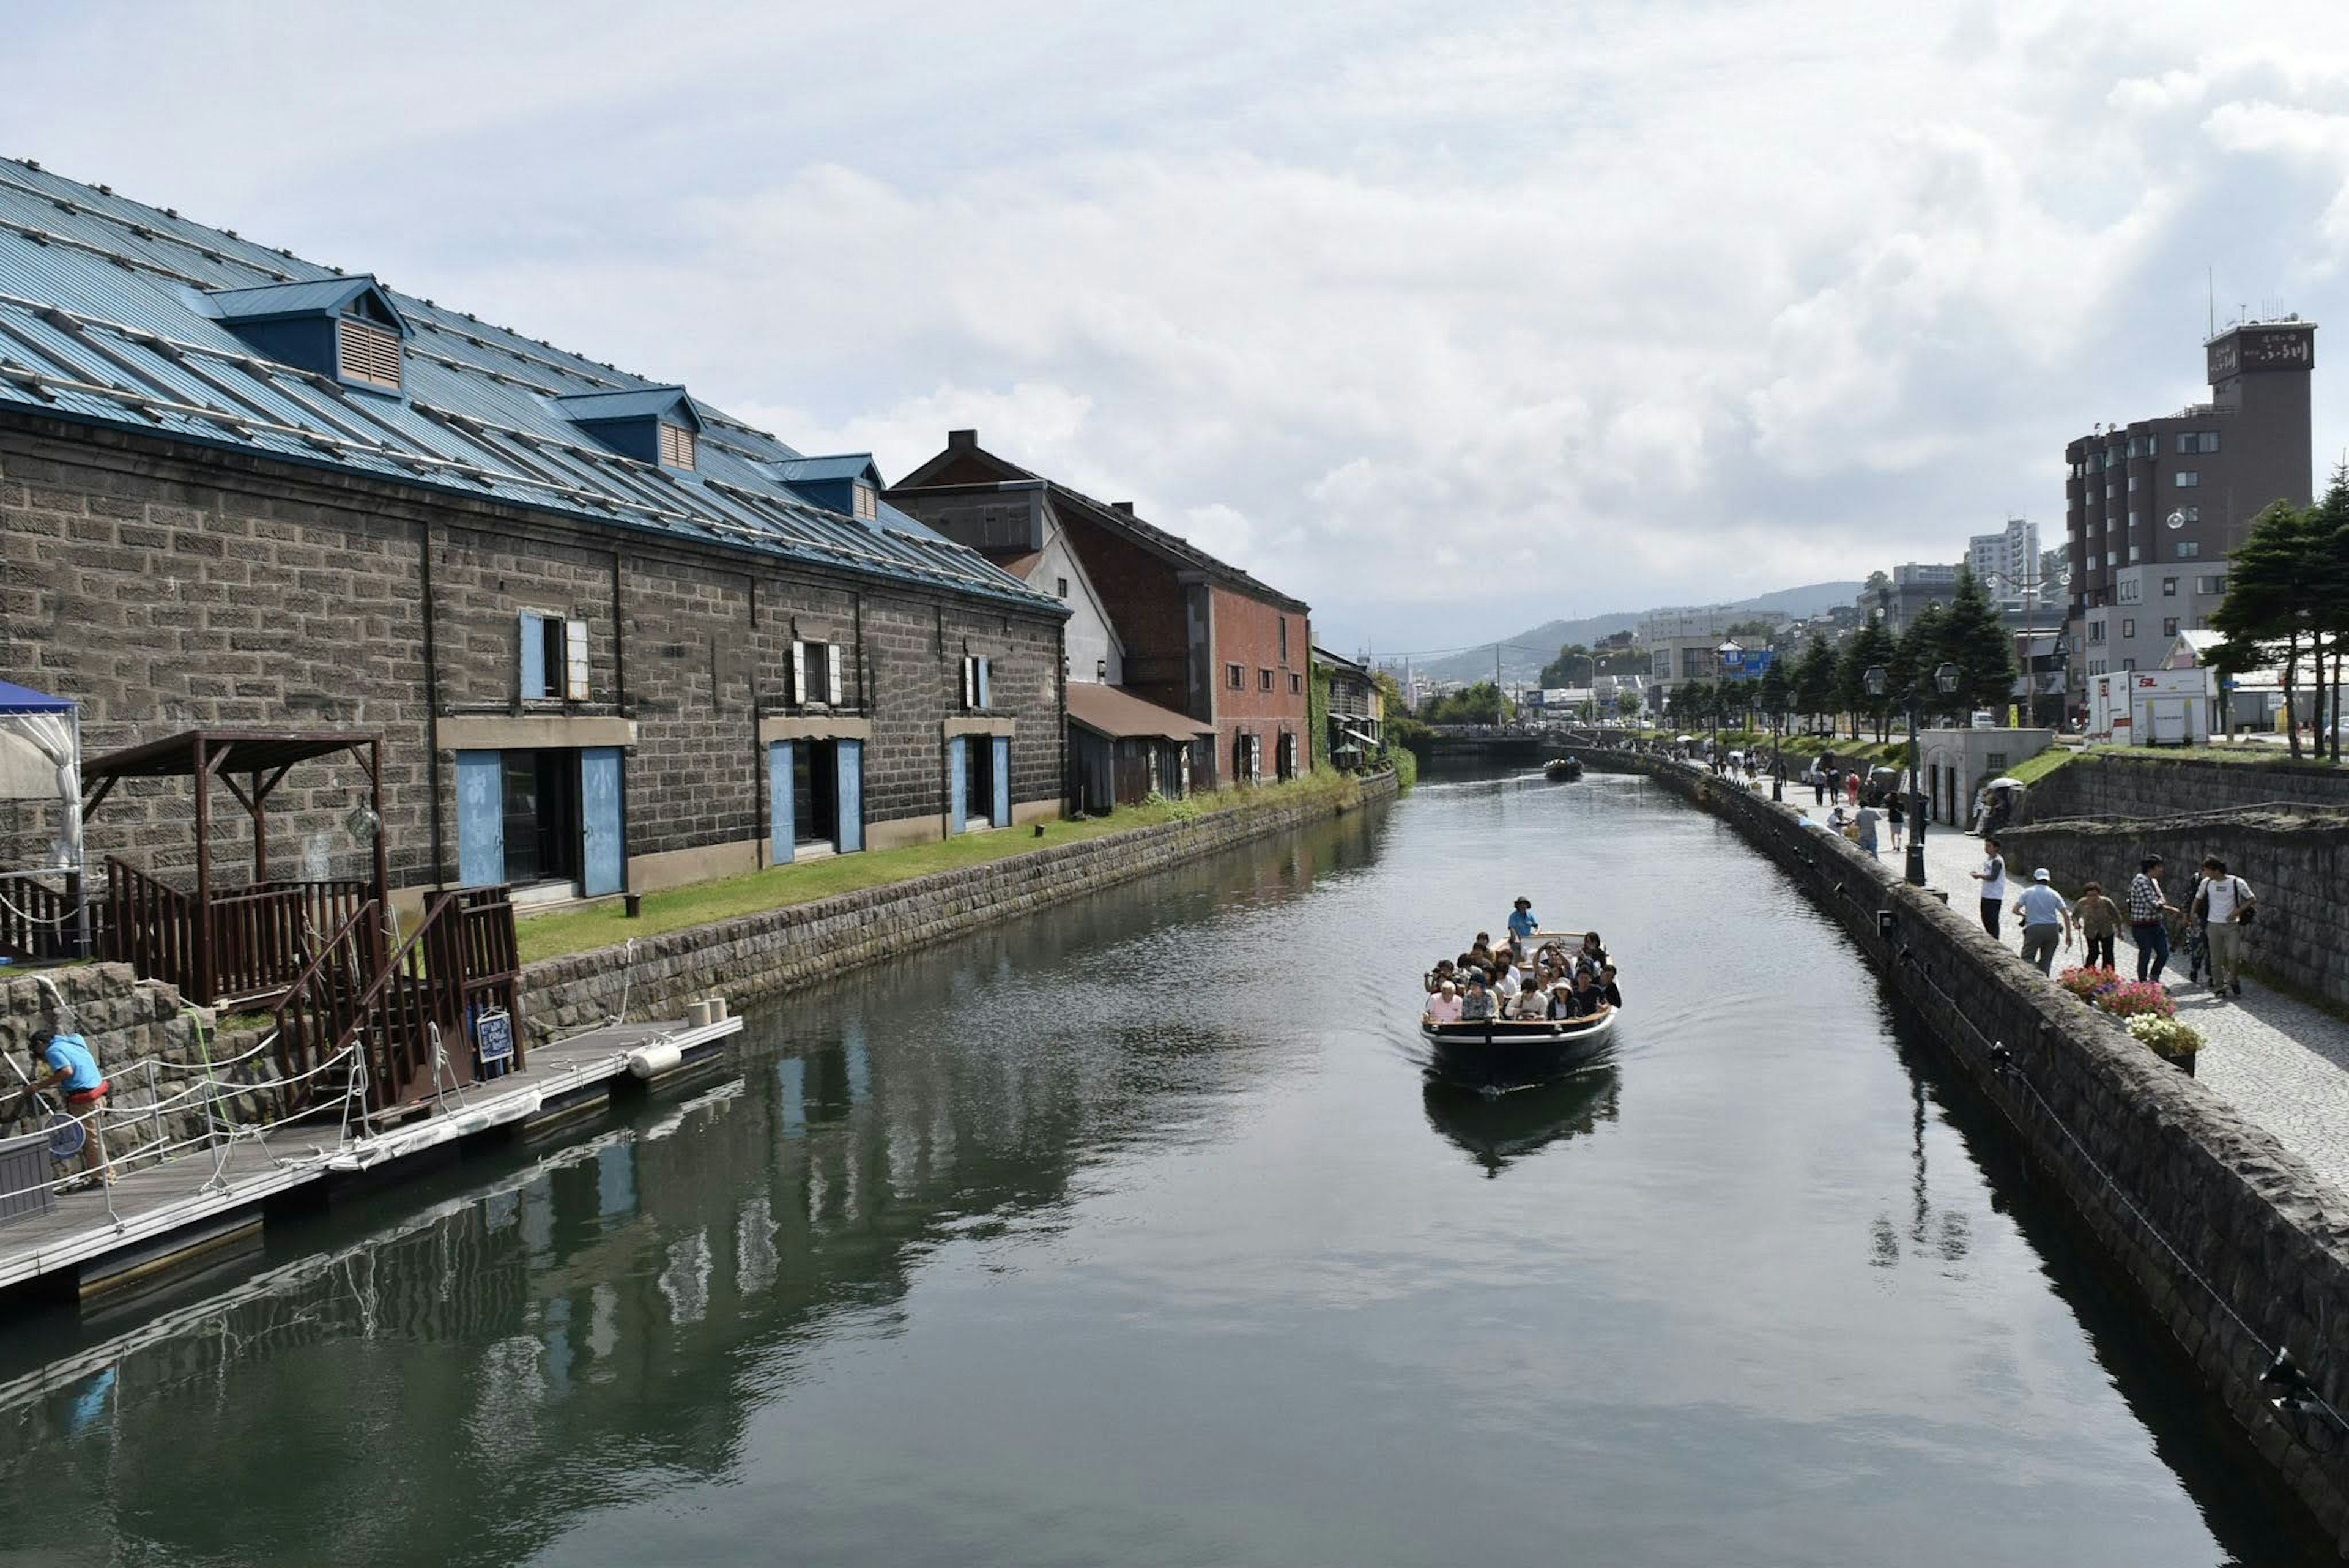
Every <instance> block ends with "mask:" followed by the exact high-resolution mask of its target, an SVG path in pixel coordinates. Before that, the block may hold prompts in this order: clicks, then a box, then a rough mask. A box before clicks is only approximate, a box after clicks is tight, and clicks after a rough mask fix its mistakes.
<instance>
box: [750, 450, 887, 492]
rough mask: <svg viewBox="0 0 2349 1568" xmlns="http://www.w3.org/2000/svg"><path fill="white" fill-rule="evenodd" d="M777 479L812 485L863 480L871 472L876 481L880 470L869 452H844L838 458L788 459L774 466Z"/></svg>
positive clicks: (790, 482)
mask: <svg viewBox="0 0 2349 1568" xmlns="http://www.w3.org/2000/svg"><path fill="white" fill-rule="evenodd" d="M774 471H775V477H776V478H777V479H780V480H781V481H782V482H783V483H785V484H810V483H815V482H817V481H820V480H826V479H832V480H840V479H863V478H864V477H865V475H866V474H867V473H868V472H869V473H871V474H873V475H874V477H875V478H876V479H877V478H878V477H879V470H877V469H875V468H874V465H873V454H872V453H871V452H843V453H841V454H840V455H839V456H837V457H793V458H786V459H785V460H784V461H782V462H779V463H776V464H775V465H774Z"/></svg>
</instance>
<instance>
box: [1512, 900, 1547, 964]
mask: <svg viewBox="0 0 2349 1568" xmlns="http://www.w3.org/2000/svg"><path fill="white" fill-rule="evenodd" d="M1539 929H1541V921H1539V920H1538V919H1535V918H1534V901H1533V900H1532V899H1531V898H1520V899H1518V900H1517V902H1516V908H1515V909H1511V910H1510V911H1509V945H1510V946H1511V947H1514V948H1516V950H1517V951H1518V953H1519V954H1523V953H1524V952H1525V950H1526V943H1527V942H1529V941H1531V940H1533V935H1534V933H1535V932H1536V931H1537V930H1539Z"/></svg>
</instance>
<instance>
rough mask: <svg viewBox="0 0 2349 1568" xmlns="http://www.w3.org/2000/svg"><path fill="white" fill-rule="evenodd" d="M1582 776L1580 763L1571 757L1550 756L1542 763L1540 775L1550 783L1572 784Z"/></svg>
mask: <svg viewBox="0 0 2349 1568" xmlns="http://www.w3.org/2000/svg"><path fill="white" fill-rule="evenodd" d="M1581 776H1582V764H1581V763H1578V762H1577V761H1575V760H1574V759H1573V758H1572V757H1552V758H1551V759H1550V760H1549V761H1548V762H1547V763H1543V764H1542V777H1544V778H1546V779H1547V780H1549V782H1550V783H1552V784H1572V783H1573V782H1574V781H1575V780H1577V779H1578V778H1580V777H1581Z"/></svg>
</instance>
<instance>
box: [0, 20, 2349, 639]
mask: <svg viewBox="0 0 2349 1568" xmlns="http://www.w3.org/2000/svg"><path fill="white" fill-rule="evenodd" d="M0 30H5V35H6V36H8V37H9V39H10V46H11V52H12V54H13V55H14V56H15V57H16V59H15V65H14V68H13V69H11V71H10V72H9V77H10V88H11V90H10V93H9V95H8V98H7V100H6V101H5V102H0V151H7V152H11V153H15V154H18V155H22V156H27V157H33V158H37V159H39V160H40V161H42V162H43V163H45V164H46V165H47V166H48V167H50V168H54V169H56V170H57V171H60V172H63V173H66V174H68V175H72V176H75V177H78V178H82V179H87V180H90V181H105V182H109V183H111V184H113V185H114V186H115V187H116V188H117V189H118V190H120V191H122V192H125V193H126V194H129V195H134V196H139V197H141V198H144V199H147V200H150V201H153V202H157V203H158V204H169V205H172V206H176V207H178V208H180V209H181V211H183V212H186V213H190V214H191V216H195V217H199V218H202V219H204V220H206V221H209V222H212V223H219V224H222V225H223V226H226V227H231V228H234V229H237V230H238V231H239V232H241V233H243V234H247V235H250V236H254V237H256V238H260V239H264V240H266V241H267V242H269V243H271V244H284V245H287V246H290V247H291V248H292V249H294V250H295V251H296V252H297V253H299V254H304V255H306V256H309V257H312V258H314V259H316V260H320V261H326V262H332V263H336V264H339V265H344V266H347V267H349V268H351V269H352V270H354V271H359V270H364V271H371V272H374V273H376V274H378V275H380V276H382V277H384V278H385V279H386V280H388V282H390V283H392V284H393V285H395V286H398V287H401V288H404V289H408V290H410V291H413V292H416V293H419V294H424V295H429V296H432V297H434V298H436V299H439V300H440V301H442V302H444V303H457V304H460V305H461V306H464V307H466V308H470V309H472V310H474V311H475V312H476V313H478V314H480V315H481V316H483V317H487V318H488V319H491V320H492V321H496V322H500V323H503V324H509V325H512V326H514V327H519V328H521V329H523V330H524V331H527V332H529V333H531V334H533V335H534V336H539V337H547V338H550V339H552V340H554V341H556V342H559V343H563V344H564V345H566V346H569V347H574V348H580V349H582V350H585V351H588V352H591V353H593V354H595V356H596V357H597V358H609V359H611V360H613V361H614V362H616V363H617V364H619V365H621V366H623V367H626V368H627V369H634V370H636V371H638V372H640V373H643V374H646V375H651V376H657V377H661V378H664V379H676V380H680V381H683V382H684V383H686V384H687V385H688V386H689V387H690V388H691V389H693V391H694V392H695V394H696V395H697V396H699V397H701V398H703V399H704V400H708V401H709V402H712V403H714V404H716V405H718V406H719V407H722V408H724V409H727V410H729V411H730V412H732V413H734V414H737V415H739V416H742V417H745V418H748V419H750V420H751V421H754V422H757V423H761V424H763V425H764V426H766V427H767V428H769V429H771V430H773V431H775V432H776V433H777V434H778V435H780V436H781V437H782V438H783V439H784V440H786V441H791V442H792V443H793V444H794V445H796V446H798V447H800V448H801V449H802V450H803V451H811V452H823V451H834V450H870V451H872V452H874V453H875V454H876V455H877V456H878V458H879V459H880V462H881V465H882V468H883V470H884V472H885V473H887V474H888V475H890V476H892V477H894V476H895V475H897V474H900V473H903V472H905V471H906V470H907V469H909V468H911V467H912V466H913V465H914V464H916V463H917V462H920V461H922V460H923V459H924V458H926V457H927V456H928V455H929V454H930V453H931V452H934V451H936V449H937V448H938V447H939V446H940V445H941V444H942V441H943V436H944V432H945V431H946V430H947V428H948V427H950V426H966V425H975V426H977V427H978V430H979V432H980V439H981V441H983V442H984V443H985V444H987V445H988V446H989V447H990V448H992V449H994V450H995V451H997V452H1001V453H1002V454H1004V455H1005V456H1007V457H1009V458H1011V459H1013V460H1014V461H1017V462H1021V463H1023V464H1025V465H1027V466H1029V467H1031V468H1035V469H1038V470H1040V471H1043V472H1049V473H1050V474H1052V475H1054V476H1056V477H1059V478H1062V479H1065V480H1067V481H1069V482H1070V483H1074V484H1077V485H1079V486H1080V487H1081V488H1083V489H1086V490H1088V491H1091V492H1092V493H1095V494H1098V495H1101V496H1103V497H1104V498H1110V499H1124V498H1132V499H1133V501H1134V502H1136V504H1138V505H1139V506H1140V508H1141V509H1142V510H1143V514H1145V515H1148V516H1151V517H1153V518H1154V519H1155V520H1157V521H1159V522H1161V523H1162V524H1165V525H1167V526H1170V527H1174V528H1176V529H1178V530H1181V531H1184V532H1186V533H1188V534H1190V535H1192V536H1193V537H1194V538H1195V539H1197V540H1198V541H1199V542H1200V543H1202V544H1203V545H1206V546H1207V547H1208V548H1210V549H1213V550H1215V551H1216V552H1218V553H1219V554H1222V555H1224V556H1227V557H1229V558H1230V559H1232V560H1234V561H1237V562H1238V563H1239V564H1241V565H1243V566H1247V567H1248V568H1250V569H1251V570H1254V571H1256V572H1257V573H1259V574H1260V575H1262V576H1266V577H1268V578H1269V579H1271V580H1272V581H1274V582H1276V583H1278V584H1279V585H1280V586H1281V587H1285V588H1288V589H1289V590H1291V591H1293V592H1295V593H1297V594H1299V595H1300V596H1302V597H1306V598H1308V599H1309V600H1310V601H1311V602H1312V603H1313V604H1314V605H1315V607H1316V609H1317V616H1316V620H1317V631H1318V632H1319V633H1320V635H1321V636H1322V639H1323V640H1326V641H1330V642H1332V643H1334V644H1335V645H1337V646H1339V647H1340V648H1345V649H1354V648H1358V647H1361V646H1362V645H1363V644H1365V643H1370V644H1372V645H1374V646H1376V647H1377V648H1379V649H1381V650H1395V651H1400V650H1402V649H1433V648H1438V647H1449V646H1453V645H1457V644H1464V643H1469V642H1473V641H1475V640H1476V639H1479V638H1486V637H1490V636H1493V635H1494V634H1495V633H1496V632H1506V631H1510V630H1515V629H1516V628H1519V627H1522V626H1525V625H1527V624H1529V623H1531V622H1534V621H1537V620H1540V619H1544V618H1548V617H1551V616H1557V615H1581V614H1589V613H1595V612H1598V611H1602V610H1608V609H1622V608H1638V607H1643V606H1647V605H1651V604H1655V603H1660V602H1691V601H1702V600H1706V599H1714V598H1723V597H1734V596H1738V595H1742V594H1745V593H1751V592H1758V591H1763V590H1765V589H1769V588H1774V587H1786V586H1790V585H1793V584H1796V583H1801V582H1806V581H1813V580H1816V579H1820V578H1826V577H1836V576H1849V577H1857V576H1865V575H1866V573H1867V572H1868V570H1869V569H1870V568H1872V567H1876V566H1887V565H1889V564H1890V563H1892V562H1894V561H1896V560H1902V559H1909V558H1929V559H1948V558H1951V557H1953V556H1954V555H1955V554H1956V553H1957V550H1958V549H1959V548H1960V547H1961V543H1962V540H1963V538H1964V536H1965V535H1967V534H1968V533H1970V532H1982V531H1987V530H1988V529H1990V528H1992V527H1994V526H1996V525H1997V524H1998V523H1999V522H2000V520H2001V519H2002V518H2003V517H2004V516H2006V515H2007V514H2010V513H2013V514H2021V515H2025V516H2029V517H2033V518H2034V519H2036V520H2038V521H2039V522H2040V523H2041V524H2042V526H2043V528H2044V529H2045V530H2046V531H2047V533H2048V534H2049V535H2051V540H2050V542H2052V535H2054V533H2056V532H2057V531H2059V529H2060V524H2061V505H2062V475H2061V453H2062V449H2063V445H2064V441H2066V440H2067V439H2069V438H2070V437H2072V436H2074V435H2075V434H2078V433H2080V432H2081V431H2085V429H2086V427H2087V426H2088V425H2089V424H2090V423H2091V422H2093V421H2098V420H2115V419H2119V420H2127V419H2132V418H2143V417H2146V416H2147V415H2149V414H2153V413H2158V412H2167V411H2168V410H2171V409H2173V408H2176V407H2178V406H2179V405H2182V404H2184V403H2187V402H2189V401H2193V400H2196V399H2197V398H2198V397H2199V396H2201V395H2203V389H2202V388H2201V387H2200V385H2199V373H2200V369H2201V354H2200V348H2199V343H2200V340H2201V338H2202V337H2203V336H2204V333H2205V327H2206V322H2207V312H2208V309H2209V295H2208V292H2207V291H2206V277H2214V278H2215V289H2216V296H2217V300H2218V309H2219V315H2220V320H2221V321H2222V322H2223V321H2225V320H2227V319H2229V318H2230V317H2233V316H2235V315H2236V314H2237V313H2238V312H2239V311H2242V310H2248V311H2250V312H2251V313H2252V314H2261V313H2282V312H2283V311H2286V310H2292V311H2297V312H2299V313H2300V314H2302V315H2303V316H2309V317H2315V318H2317V319H2318V320H2320V321H2330V322H2336V323H2341V322H2349V312H2344V311H2342V310H2339V309H2336V308H2335V305H2336V300H2337V297H2338V296H2339V295H2340V293H2341V291H2342V290H2343V289H2344V278H2343V265H2342V264H2343V261H2344V255H2349V5H2344V4H2342V3H2341V0H2323V3H2319V4H2301V3H2297V0H2262V3H2261V4H2260V5H2256V6H2247V7H2242V8H2240V9H2238V8H2233V7H2220V6H2215V5H2207V4H2205V5H2160V4H2150V5H2149V4H2147V3H2145V0H2134V3H2132V4H2127V5H2106V4H2074V5H2056V4H2020V5H1996V4H1990V3H1987V0H1984V3H1977V4H1967V5H1948V6H1940V5H1883V4H1880V3H1878V0H1861V3H1855V4H1833V3H1830V0H1799V3H1796V4H1784V5H1780V4H1767V3H1755V4H1725V3H1723V4H1703V3H1686V4H1675V3H1671V0H1649V3H1643V4H1630V5H1573V4H1551V5H1535V6H1516V5H1481V4H1478V3H1476V0H1450V3H1446V4H1441V5H1416V4H1398V3H1382V0H1352V3H1350V4H1345V5H1330V6H1326V7H1309V6H1305V5H1263V4H1260V3H1259V4H1252V5H1174V6H1167V5H1153V6H1147V7H1144V6H1140V5H1133V6H1118V5H1086V6H1074V5H1064V6H1052V5H1023V4H1018V3H1009V4H994V5H944V4H936V5H888V4H874V3H873V0H860V3H859V4H856V5H828V6H824V7H821V8H819V7H813V6H803V5H792V4H759V5H743V6H740V7H739V8H730V7H723V6H697V5H684V4H671V5H654V6H647V5H643V4H641V3H640V0H639V3H635V4H629V5H606V4H602V3H600V0H565V3H564V4H562V5H546V6H543V7H530V6H524V5H507V4H493V5H482V4H480V3H479V0H474V3H471V4H466V5H445V4H440V3H438V0H427V3H417V0H410V3H409V4H405V5H401V6H399V7H396V8H391V9H385V8H382V7H370V8H366V9H360V8H357V7H344V6H338V5H331V4H320V3H318V0H305V3H303V4H273V3H259V0H256V3H253V4H243V5H174V6H170V7H166V6H161V5H107V4H82V5H73V6H63V5H36V4H20V3H19V0H0ZM2327 341H2331V339H2330V338H2327V337H2322V336H2320V338H2319V343H2318V348H2319V362H2320V367H2321V366H2322V365H2323V364H2324V363H2326V362H2328V361H2329V358H2330V356H2329V355H2328V353H2327V351H2326V350H2325V348H2324V344H2325V343H2326V342H2327ZM2341 351H2343V352H2349V349H2344V350H2341ZM2344 383H2349V378H2342V377H2336V376H2332V375H2328V374H2326V373H2325V372H2324V371H2323V369H2320V371H2319V374H2318V378H2317V428H2316V448H2317V451H2318V452H2319V453H2320V456H2321V458H2323V459H2326V460H2329V458H2330V457H2331V456H2332V455H2333V454H2335V453H2338V452H2340V451H2341V450H2342V449H2343V447H2344V445H2349V394H2344V393H2343V392H2341V391H2338V390H2336V388H2338V387H2341V386H2343V385H2344Z"/></svg>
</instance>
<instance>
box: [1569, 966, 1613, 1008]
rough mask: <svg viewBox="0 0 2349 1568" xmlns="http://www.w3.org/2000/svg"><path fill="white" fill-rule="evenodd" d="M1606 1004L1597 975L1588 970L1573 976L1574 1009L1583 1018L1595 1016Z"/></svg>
mask: <svg viewBox="0 0 2349 1568" xmlns="http://www.w3.org/2000/svg"><path fill="white" fill-rule="evenodd" d="M1606 1005H1607V998H1606V995H1605V994H1604V993H1603V992H1600V991H1599V977H1598V976H1597V975H1595V974H1593V973H1592V972H1591V971H1588V970H1584V971H1582V972H1581V973H1579V974H1578V975H1576V976H1575V977H1574V1010H1575V1012H1576V1014H1577V1015H1578V1016H1579V1017H1583V1018H1591V1017H1596V1016H1597V1015H1598V1014H1599V1012H1600V1011H1601V1010H1602V1009H1604V1008H1605V1007H1606Z"/></svg>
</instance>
